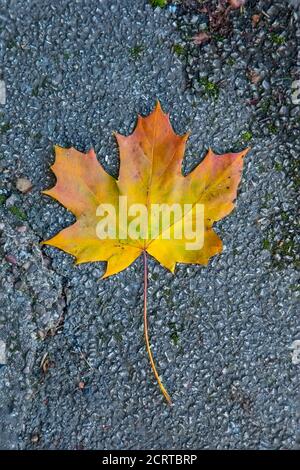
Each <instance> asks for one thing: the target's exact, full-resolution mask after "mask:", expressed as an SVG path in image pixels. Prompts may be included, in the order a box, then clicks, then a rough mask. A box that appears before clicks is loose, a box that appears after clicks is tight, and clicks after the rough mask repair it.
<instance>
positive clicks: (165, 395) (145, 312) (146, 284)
mask: <svg viewBox="0 0 300 470" xmlns="http://www.w3.org/2000/svg"><path fill="white" fill-rule="evenodd" d="M143 258H144V334H145V342H146V348H147V352H148V355H149V359H150V364H151V367H152V370H153V373H154V375H155V378H156V380H157V383H158V385H159V388H160V390H161V392H162V394H163V395H164V397H165V399H166V400H167V402H168V404H169V405H171V403H172V401H171V398H170V395H169V394H168V392H167V390H166V389H165V387H164V386H163V384H162V382H161V380H160V378H159V375H158V372H157V369H156V367H155V363H154V360H153V356H152V352H151V347H150V343H149V335H148V320H147V288H148V261H147V253H146V250H144V251H143Z"/></svg>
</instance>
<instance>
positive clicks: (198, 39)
mask: <svg viewBox="0 0 300 470" xmlns="http://www.w3.org/2000/svg"><path fill="white" fill-rule="evenodd" d="M210 39H211V36H210V35H209V34H207V33H205V31H200V33H197V34H196V35H195V36H193V43H194V44H196V45H197V46H201V45H202V44H205V43H206V42H208V41H210Z"/></svg>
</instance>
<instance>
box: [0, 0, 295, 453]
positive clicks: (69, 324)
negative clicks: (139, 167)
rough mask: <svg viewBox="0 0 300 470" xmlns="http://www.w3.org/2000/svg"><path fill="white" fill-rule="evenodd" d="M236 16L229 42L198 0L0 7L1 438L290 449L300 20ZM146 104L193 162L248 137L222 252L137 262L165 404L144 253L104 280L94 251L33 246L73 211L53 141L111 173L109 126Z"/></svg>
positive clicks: (12, 445) (125, 128) (15, 443)
mask: <svg viewBox="0 0 300 470" xmlns="http://www.w3.org/2000/svg"><path fill="white" fill-rule="evenodd" d="M262 10H263V11H264V13H263V14H261V20H260V22H259V24H258V25H257V26H255V27H254V26H252V24H251V17H252V15H253V14H255V13H259V12H261V11H262ZM231 20H232V33H231V34H230V35H229V36H226V37H220V36H218V35H216V36H215V38H214V40H213V41H211V42H210V43H208V44H207V45H204V46H202V47H199V46H195V45H193V44H192V41H191V37H192V36H193V34H195V33H197V32H198V31H199V30H200V29H201V28H203V27H205V24H206V23H207V17H205V15H203V14H200V13H199V12H197V11H196V10H195V9H194V8H193V6H191V4H190V7H189V8H187V7H184V6H183V5H182V4H181V5H179V2H178V3H177V5H176V4H175V3H173V4H171V5H169V6H168V8H165V9H159V8H157V9H153V8H152V7H151V6H150V5H149V4H148V2H147V1H145V0H139V1H137V0H136V1H133V2H132V1H131V0H114V1H113V2H108V1H101V0H89V1H87V0H72V1H68V0H59V1H53V0H52V1H46V0H45V1H44V0H38V1H37V0H36V1H33V0H32V1H31V0H25V1H24V0H14V1H8V0H1V3H0V22H1V24H0V37H1V49H0V54H1V72H0V73H1V76H0V79H2V80H4V81H5V84H6V95H7V96H6V104H5V105H2V106H1V107H0V112H1V127H0V132H1V134H0V153H1V161H0V165H1V200H0V202H1V207H0V214H1V225H0V228H1V244H0V250H1V262H0V277H1V293H0V304H1V311H0V340H1V342H2V343H1V348H2V362H3V363H2V365H0V448H2V449H31V448H34V449H63V448H64V449H88V448H92V449H150V448H151V449H202V448H216V449H234V448H238V449H251V448H257V449H292V448H294V447H295V446H296V445H297V407H298V405H297V404H298V402H297V393H298V392H297V386H298V382H299V381H298V375H297V367H298V366H297V364H295V363H293V361H292V353H293V351H292V350H291V347H292V346H291V345H292V344H293V342H294V341H295V340H297V339H299V328H298V327H297V311H296V306H297V294H298V292H299V289H298V284H297V282H298V271H297V267H299V264H297V263H299V255H298V253H297V251H296V241H297V240H296V215H295V213H296V205H295V203H296V191H297V187H298V186H297V185H299V176H298V175H297V164H296V162H297V159H298V158H299V151H300V139H299V117H300V110H299V106H296V105H294V104H293V103H292V101H291V93H292V89H291V83H292V81H293V80H295V79H296V78H299V68H300V63H298V64H297V53H298V49H297V42H298V41H299V35H300V30H299V20H298V19H297V17H296V15H295V12H294V10H293V9H292V7H289V6H288V4H287V3H286V2H284V1H280V2H270V1H265V0H263V1H252V2H248V6H247V8H246V9H245V11H244V13H240V12H239V11H236V12H234V13H232V15H231ZM297 28H298V30H297ZM279 38H282V39H279ZM178 45H179V46H180V47H178ZM176 46H177V47H176ZM251 70H252V71H253V70H254V72H255V73H256V74H258V75H259V76H260V78H261V80H260V81H259V82H258V83H256V84H253V83H251V80H250V79H249V73H251V72H249V71H251ZM252 77H253V72H252ZM208 83H210V84H211V83H213V84H215V85H210V86H209V85H208ZM218 94H219V96H217V95H218ZM212 95H213V96H212ZM156 98H159V99H160V100H161V103H162V105H163V107H164V109H165V110H166V111H169V112H170V113H171V119H172V122H173V124H174V127H175V130H176V131H177V132H180V133H183V132H185V131H186V130H187V129H190V130H191V132H192V135H191V137H190V139H189V142H188V146H187V153H186V162H185V171H188V170H189V169H190V168H192V167H193V166H194V165H195V164H196V163H198V162H199V161H200V160H201V158H203V156H204V154H205V151H206V149H207V148H208V147H209V146H212V148H213V149H214V150H215V151H217V152H220V153H221V152H225V151H230V150H235V149H236V150H241V149H242V148H244V147H245V146H247V145H249V144H250V145H251V147H252V151H251V153H250V154H249V156H247V159H246V162H245V163H246V168H245V172H244V177H243V181H242V184H241V187H240V191H239V196H238V201H237V208H236V210H235V211H234V212H233V213H232V214H231V215H230V216H229V217H228V218H226V219H225V220H223V221H222V222H220V223H218V224H217V231H218V232H219V234H220V235H221V237H222V239H223V242H224V252H223V253H222V254H221V255H220V256H217V257H215V258H214V259H212V260H211V262H210V263H209V266H208V267H199V266H192V265H190V266H189V265H179V266H178V267H177V271H176V275H175V276H173V275H171V274H170V273H168V272H166V271H165V270H164V269H163V268H162V267H161V266H160V265H158V263H157V262H156V261H154V260H153V259H151V260H150V263H149V264H150V276H149V278H150V286H149V319H150V331H151V343H152V347H153V353H154V356H155V358H156V360H157V362H158V364H159V370H160V374H161V376H162V377H163V381H164V383H165V385H166V387H167V388H168V390H169V392H170V394H171V395H172V398H173V401H174V405H173V406H172V407H169V406H167V405H166V403H165V402H164V400H163V398H162V396H161V394H160V392H159V390H158V388H157V386H156V384H155V382H154V380H153V377H152V374H151V370H150V366H149V362H148V358H147V355H146V352H145V346H144V341H143V326H142V287H143V283H142V272H143V266H142V260H141V259H138V260H137V261H136V262H135V263H134V265H132V266H131V267H129V268H128V269H127V270H126V271H124V272H122V273H120V274H118V275H116V276H114V277H112V278H109V279H107V280H105V281H99V277H100V275H101V274H102V273H103V268H104V266H103V264H101V263H94V264H89V265H81V266H79V267H75V266H74V264H73V260H72V258H71V257H70V256H68V255H67V254H64V253H62V252H60V251H59V250H55V249H52V248H50V247H48V248H43V249H41V248H40V246H39V242H40V241H41V240H42V239H45V238H48V237H49V236H51V235H53V234H55V233H57V232H58V231H59V230H61V229H62V228H63V227H65V226H67V225H69V224H70V222H72V215H71V214H70V213H67V211H66V210H65V209H64V208H63V207H61V206H60V205H59V204H58V203H56V202H55V201H53V200H51V199H49V198H47V197H45V196H42V195H41V193H40V191H41V190H42V189H45V188H48V187H50V186H52V185H53V183H54V176H53V174H52V173H51V171H50V169H49V166H50V164H51V163H52V162H53V158H54V157H53V151H52V148H53V144H54V143H56V144H59V145H61V146H71V145H72V146H75V147H77V148H78V149H79V150H87V149H89V148H90V147H91V146H93V147H94V148H95V150H96V153H97V155H98V157H99V159H100V160H101V162H103V164H104V166H105V168H106V169H107V170H108V171H109V172H111V173H112V174H114V175H116V174H117V168H118V153H117V148H116V143H115V142H114V138H113V136H112V132H113V131H114V130H118V131H119V132H121V133H125V134H128V133H130V132H131V131H132V129H133V127H134V123H135V118H136V114H137V112H140V113H144V114H147V113H149V111H150V110H151V109H152V108H153V106H154V103H155V99H156ZM19 177H26V178H28V179H29V180H30V181H31V182H32V184H33V188H32V190H31V191H29V192H27V193H25V194H23V193H21V192H20V191H18V190H17V189H16V181H17V178H19ZM4 346H5V347H4ZM294 362H295V361H294ZM80 382H82V383H84V387H83V388H80ZM81 386H82V384H81Z"/></svg>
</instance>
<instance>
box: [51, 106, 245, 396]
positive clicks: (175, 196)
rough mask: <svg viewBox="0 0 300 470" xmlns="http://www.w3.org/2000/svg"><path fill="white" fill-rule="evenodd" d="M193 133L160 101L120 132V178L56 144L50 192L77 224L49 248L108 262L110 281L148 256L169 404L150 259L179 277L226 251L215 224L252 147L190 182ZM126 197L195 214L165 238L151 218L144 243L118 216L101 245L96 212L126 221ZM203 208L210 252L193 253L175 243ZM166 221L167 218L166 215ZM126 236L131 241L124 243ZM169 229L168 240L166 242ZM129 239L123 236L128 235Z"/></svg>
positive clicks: (211, 159)
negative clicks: (176, 123)
mask: <svg viewBox="0 0 300 470" xmlns="http://www.w3.org/2000/svg"><path fill="white" fill-rule="evenodd" d="M188 135H189V134H188V133H186V134H184V135H182V136H179V135H177V134H175V132H174V131H173V129H172V127H171V124H170V120H169V116H168V115H167V114H165V113H164V112H163V111H162V109H161V106H160V103H159V102H157V105H156V107H155V109H154V111H153V112H152V113H151V114H150V115H149V116H147V117H141V116H138V121H137V126H136V128H135V130H134V132H133V133H132V134H131V135H129V136H127V137H125V136H123V135H120V134H115V136H116V139H117V142H118V145H119V151H120V171H119V177H118V179H115V178H113V177H112V176H110V175H109V174H108V173H106V171H105V170H104V169H103V167H102V166H101V164H100V163H99V162H98V160H97V158H96V155H95V152H94V151H93V150H90V151H89V152H88V153H86V154H84V153H81V152H79V151H77V150H75V149H74V148H67V149H64V148H61V147H58V146H56V147H55V153H56V159H55V163H54V165H53V166H52V170H53V172H54V173H55V175H56V178H57V182H56V185H55V186H54V187H53V188H52V189H50V190H47V191H44V194H47V195H48V196H51V197H53V198H54V199H56V200H58V201H59V202H61V203H62V204H63V205H64V206H65V207H66V208H67V209H69V210H70V211H71V212H72V213H73V214H74V215H75V216H76V218H77V221H76V222H75V223H74V224H73V225H71V226H70V227H67V228H65V229H64V230H62V231H61V232H59V233H58V234H57V235H56V236H54V237H53V238H51V239H50V240H47V241H45V242H43V243H44V244H47V245H52V246H55V247H57V248H60V249H61V250H64V251H65V252H67V253H70V254H71V255H73V256H75V258H76V263H77V264H78V263H86V262H92V261H106V262H107V266H106V272H105V274H104V276H103V277H108V276H111V275H112V274H116V273H118V272H120V271H122V270H123V269H125V268H126V267H127V266H129V265H130V264H131V263H133V261H134V260H135V259H136V258H137V257H138V256H140V255H141V254H143V259H144V330H145V339H146V346H147V351H148V354H149V357H150V362H151V366H152V369H153V372H154V374H155V377H156V379H157V381H158V383H159V386H160V388H161V390H162V392H163V394H164V396H165V397H166V399H167V400H168V402H170V401H171V400H170V397H169V395H168V393H167V391H166V390H165V388H164V386H163V385H162V383H161V380H160V378H159V375H158V373H157V370H156V367H155V364H154V361H153V357H152V353H151V350H150V345H149V337H148V325H147V281H148V279H147V256H146V252H147V253H149V254H150V255H152V256H153V257H154V258H156V259H157V260H158V261H159V262H160V263H161V264H162V265H163V266H165V267H166V268H168V269H169V270H170V271H172V272H174V270H175V265H176V263H177V262H180V263H196V264H202V265H206V264H207V263H208V260H209V258H211V257H212V256H214V255H215V254H217V253H220V252H221V251H222V242H221V240H220V238H219V237H218V235H217V234H216V233H215V232H214V230H213V229H212V225H213V223H214V222H215V221H218V220H220V219H222V218H223V217H225V216H226V215H228V214H229V213H230V212H231V211H232V209H233V208H234V200H235V198H236V195H237V187H238V184H239V181H240V178H241V172H242V167H243V157H244V156H245V155H246V153H247V151H248V149H246V150H243V151H242V152H239V153H227V154H224V155H216V154H215V153H213V151H212V150H209V152H208V154H207V155H206V158H205V159H204V160H203V161H202V162H201V163H200V164H199V165H198V166H196V168H195V169H194V170H193V171H192V172H191V173H189V174H188V175H187V176H183V174H182V171H181V166H182V159H183V156H184V151H185V144H186V141H187V138H188ZM119 196H126V197H127V205H128V207H131V206H132V205H134V204H141V205H143V207H146V208H150V206H152V205H153V204H154V205H155V204H160V205H161V204H165V206H164V207H165V209H164V210H165V211H167V210H168V209H167V208H168V207H171V206H172V205H173V204H179V205H184V204H190V206H189V207H190V210H189V213H188V215H186V214H184V215H183V214H181V215H180V216H178V217H177V218H176V216H175V215H174V217H173V219H172V220H171V219H169V225H168V226H167V227H163V226H162V225H161V224H159V233H158V236H155V237H151V234H152V232H151V230H150V229H151V227H150V225H151V223H150V222H151V220H152V219H150V217H149V215H148V219H147V222H148V224H147V233H146V235H145V234H143V237H142V236H140V237H139V238H138V239H135V238H132V237H131V236H130V235H128V233H127V228H128V223H129V222H128V221H127V222H126V223H127V226H125V225H123V226H122V223H123V222H122V221H121V220H120V219H119V218H118V227H117V228H118V231H117V233H118V236H117V238H113V237H112V238H106V239H99V238H98V236H97V225H98V223H99V220H100V217H99V215H97V208H98V207H99V205H101V204H110V206H112V207H114V208H115V210H116V213H117V214H118V215H119V216H120V213H121V209H122V208H121V206H120V204H121V202H120V200H121V199H120V197H119ZM197 204H201V205H203V207H204V233H203V246H202V247H201V248H200V249H188V248H187V244H188V243H189V242H190V239H189V238H188V237H187V236H185V233H183V234H182V237H181V238H180V239H178V238H176V234H175V229H176V227H177V226H178V225H179V224H180V223H181V222H182V221H184V219H185V218H186V217H187V216H188V217H190V218H191V220H192V221H195V219H196V217H197V210H196V209H197ZM162 215H163V216H164V213H163V214H162ZM124 230H125V233H126V236H125V237H124ZM167 230H170V236H169V238H168V239H165V238H164V235H165V233H166V231H167ZM121 234H122V236H121Z"/></svg>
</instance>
